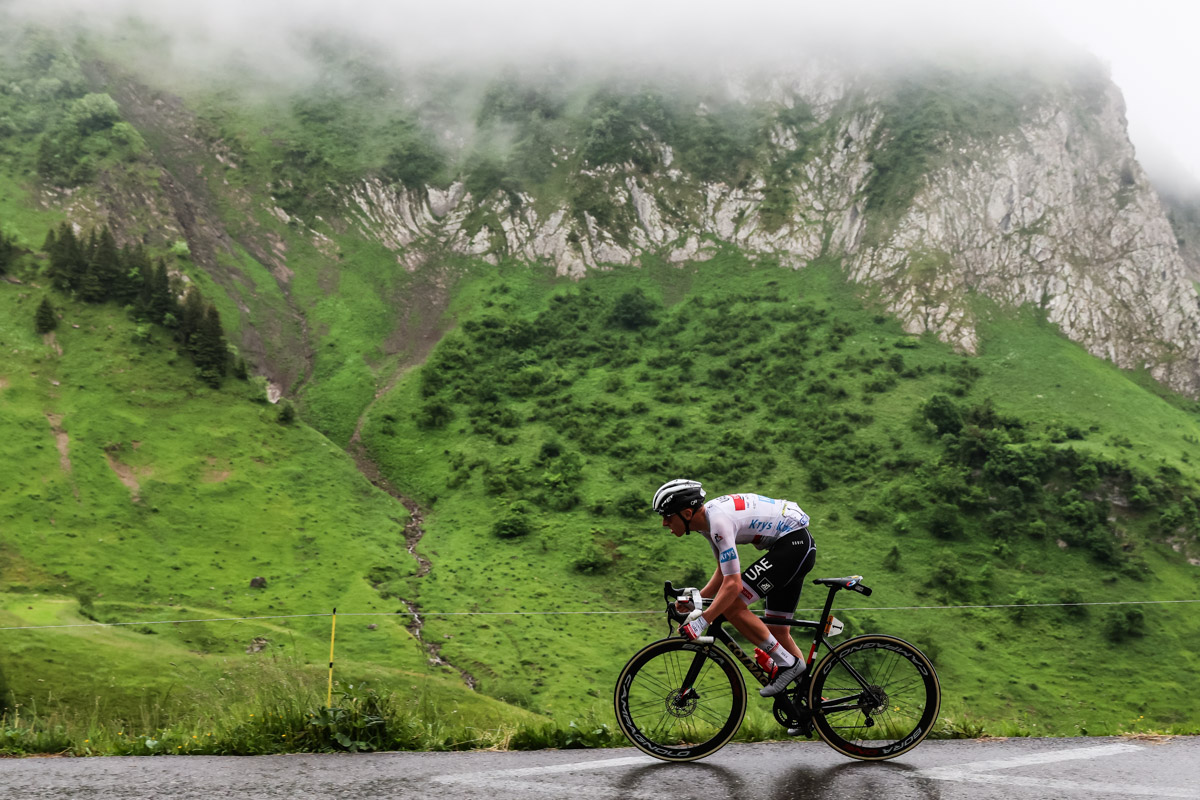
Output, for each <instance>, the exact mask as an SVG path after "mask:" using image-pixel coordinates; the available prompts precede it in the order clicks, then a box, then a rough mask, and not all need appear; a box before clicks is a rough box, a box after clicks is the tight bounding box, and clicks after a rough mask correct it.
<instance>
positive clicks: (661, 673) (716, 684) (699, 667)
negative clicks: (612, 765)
mask: <svg viewBox="0 0 1200 800" xmlns="http://www.w3.org/2000/svg"><path fill="white" fill-rule="evenodd" d="M614 703H615V705H616V712H617V724H618V725H620V727H621V732H622V733H624V734H625V736H626V737H628V738H629V741H630V742H631V743H632V744H633V746H634V747H636V748H638V749H639V750H641V751H642V752H643V753H646V754H647V755H651V756H654V757H655V758H661V759H662V760H663V761H695V760H696V759H698V758H703V757H704V756H707V755H709V754H711V753H714V752H716V751H717V750H719V749H721V748H722V747H723V746H724V745H725V743H726V742H728V741H729V740H730V739H731V738H733V735H734V734H735V733H737V729H738V727H739V726H740V725H741V724H742V719H743V718H744V717H745V715H746V682H745V681H744V680H742V675H741V673H740V672H739V671H738V667H737V664H736V663H735V662H734V661H733V659H732V658H731V657H730V656H728V655H726V654H725V653H724V652H723V651H721V650H718V649H717V648H716V647H714V646H712V645H703V644H696V643H694V642H689V641H687V640H685V639H661V640H659V641H657V642H653V643H651V644H649V645H647V646H646V647H644V648H642V649H641V650H640V651H638V653H637V654H636V655H634V657H633V658H631V659H629V663H628V664H626V665H625V668H624V669H623V670H621V676H620V677H619V678H618V679H617V688H616V694H615V697H614Z"/></svg>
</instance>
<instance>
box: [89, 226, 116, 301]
mask: <svg viewBox="0 0 1200 800" xmlns="http://www.w3.org/2000/svg"><path fill="white" fill-rule="evenodd" d="M87 249H88V259H87V271H86V272H85V273H84V276H83V279H82V281H81V283H80V286H79V291H80V294H81V295H82V296H83V299H84V300H86V301H88V302H90V303H103V302H104V301H105V300H107V299H109V298H110V297H112V296H113V290H114V289H115V288H116V287H117V283H118V282H119V281H120V280H121V255H120V253H119V252H118V250H117V242H116V240H115V239H114V238H113V235H112V232H111V231H109V229H108V226H107V225H105V226H104V227H103V228H101V229H100V233H99V234H97V233H96V232H95V230H93V231H92V235H91V236H90V237H88V247H87Z"/></svg>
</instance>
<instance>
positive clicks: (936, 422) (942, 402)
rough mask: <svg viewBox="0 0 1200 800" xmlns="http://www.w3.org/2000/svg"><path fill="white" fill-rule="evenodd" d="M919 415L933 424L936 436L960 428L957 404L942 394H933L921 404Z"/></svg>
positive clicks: (961, 424)
mask: <svg viewBox="0 0 1200 800" xmlns="http://www.w3.org/2000/svg"><path fill="white" fill-rule="evenodd" d="M921 416H922V417H923V418H924V419H925V421H926V422H928V423H929V424H930V425H932V426H933V429H934V431H936V432H937V435H938V436H942V435H944V434H947V433H958V432H959V431H961V430H962V426H963V418H962V412H961V411H959V410H958V406H956V405H955V404H954V401H953V400H951V399H950V398H949V397H947V396H946V395H944V394H935V395H934V396H933V397H931V398H929V400H928V401H927V402H926V403H925V404H924V405H922V406H921Z"/></svg>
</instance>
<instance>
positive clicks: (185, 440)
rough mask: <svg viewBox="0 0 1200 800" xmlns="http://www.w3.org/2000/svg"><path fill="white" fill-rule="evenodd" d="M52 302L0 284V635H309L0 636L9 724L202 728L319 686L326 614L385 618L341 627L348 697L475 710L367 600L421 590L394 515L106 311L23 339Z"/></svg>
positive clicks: (327, 447) (33, 290) (320, 454)
mask: <svg viewBox="0 0 1200 800" xmlns="http://www.w3.org/2000/svg"><path fill="white" fill-rule="evenodd" d="M45 294H47V291H46V290H45V289H42V288H40V287H39V286H38V285H37V284H36V283H23V284H20V285H14V284H10V283H6V282H0V342H2V346H3V351H4V353H5V357H4V360H3V368H2V369H0V419H2V420H3V429H4V431H5V436H4V438H3V442H0V464H3V466H2V467H0V481H2V482H3V484H4V486H5V487H6V491H5V492H4V493H3V497H0V528H2V529H3V537H0V586H2V587H3V589H2V591H0V627H6V628H11V627H20V626H47V625H50V626H54V625H86V624H88V622H89V621H98V622H122V623H123V622H130V621H143V620H150V621H159V620H192V619H206V618H236V617H247V616H250V617H253V616H266V617H271V616H275V615H295V614H313V615H323V616H318V617H314V618H307V619H268V620H262V621H252V622H245V623H233V622H211V623H203V624H196V623H181V624H177V625H175V624H172V625H152V626H151V625H145V626H133V627H117V628H106V629H96V628H86V627H72V628H64V629H58V630H5V631H3V633H2V634H0V635H3V637H4V647H3V656H2V657H0V674H3V676H4V677H5V679H6V684H7V686H6V688H7V694H6V702H7V704H8V705H9V706H10V707H11V706H13V705H15V704H17V703H21V704H23V705H24V706H25V707H26V709H27V710H28V709H29V708H30V707H31V706H32V707H33V708H35V709H38V710H40V711H42V712H50V711H54V710H55V709H59V708H74V709H88V708H93V707H95V708H96V709H97V713H98V714H99V715H100V716H101V718H124V719H131V718H136V717H138V715H140V714H143V713H144V712H146V711H147V710H153V709H155V708H161V715H162V717H163V718H164V719H166V718H172V717H177V716H180V715H185V716H186V715H189V714H191V715H194V714H196V713H197V711H198V708H202V707H204V705H205V704H207V703H211V702H212V700H213V695H214V692H215V691H216V690H218V689H219V688H220V686H221V685H222V682H223V681H226V680H228V681H229V683H228V684H227V685H228V686H229V687H230V688H229V691H230V692H234V693H235V694H236V693H238V692H247V691H248V686H247V685H244V684H246V683H247V682H248V681H251V680H252V679H247V678H244V671H245V670H246V669H247V668H249V667H252V666H254V665H255V664H261V663H262V662H267V663H276V662H279V663H281V664H283V665H284V666H287V667H289V668H291V669H293V670H294V671H296V672H297V673H304V672H305V671H306V670H309V669H310V667H311V668H312V669H313V671H314V674H317V671H316V666H315V665H320V666H322V667H323V666H324V665H325V662H326V661H327V660H328V647H329V633H330V630H329V625H330V621H329V617H328V616H327V615H328V614H329V612H330V610H331V609H333V608H335V607H338V608H341V609H342V610H343V611H350V612H358V613H362V614H367V613H371V612H376V613H377V614H378V616H375V617H365V618H348V619H344V620H343V622H342V624H343V628H342V629H341V630H339V638H338V651H337V653H338V664H339V667H338V672H339V675H338V677H339V678H340V682H341V684H343V685H344V684H346V683H353V682H355V681H357V680H360V679H362V678H365V677H371V678H375V679H377V680H379V681H380V682H381V683H383V684H385V685H389V686H390V685H399V683H403V684H404V685H405V687H407V686H408V685H409V684H413V683H415V684H419V685H421V686H429V687H430V688H428V689H426V690H424V691H425V692H432V693H433V694H434V696H437V697H441V698H443V700H445V701H446V702H447V703H455V704H456V703H465V704H466V707H470V708H474V709H479V710H482V711H486V708H485V707H481V706H480V704H479V701H478V700H476V699H475V698H474V697H473V696H472V695H471V693H470V692H468V691H466V690H465V688H464V687H462V686H461V681H460V679H459V676H458V674H457V673H456V672H454V671H453V670H451V669H449V668H442V669H432V668H430V667H429V665H428V663H427V654H426V652H425V650H424V648H423V647H422V646H421V645H420V644H419V643H418V642H416V641H415V640H414V639H413V638H412V636H411V635H410V633H409V632H408V631H407V630H406V628H405V625H406V623H407V622H408V618H407V617H397V616H395V615H394V614H392V612H394V611H396V610H397V608H398V607H397V605H396V604H395V603H394V602H392V601H387V600H385V599H384V598H382V597H381V596H380V594H379V592H378V591H376V589H375V588H374V584H375V583H376V582H378V580H379V578H378V577H377V576H378V575H379V574H380V573H381V572H382V573H386V574H389V575H405V574H410V573H412V572H414V571H415V569H416V563H415V561H413V559H412V558H411V557H410V556H409V555H408V553H407V552H406V551H405V543H404V538H403V527H404V525H405V524H406V522H407V521H408V515H407V512H406V511H405V510H404V508H403V507H402V506H401V505H400V504H399V503H397V502H395V501H394V500H393V499H391V498H389V497H387V496H386V495H384V494H383V493H382V492H380V491H378V490H376V489H375V488H374V487H372V486H371V485H370V484H369V483H367V481H366V480H365V479H364V478H363V477H362V476H361V475H359V474H358V472H357V470H356V469H355V467H354V465H353V463H352V462H351V460H350V458H349V457H348V456H346V455H345V454H344V453H343V452H341V451H340V450H339V449H338V448H337V447H335V446H333V445H331V443H330V442H329V441H328V440H327V439H325V438H324V437H323V436H321V435H319V434H317V433H315V432H314V431H313V430H311V429H310V428H308V427H307V426H305V425H303V424H301V423H296V424H282V423H281V422H280V421H279V420H278V410H277V409H276V408H275V407H273V406H271V405H270V404H268V403H266V402H265V398H264V395H263V388H262V385H261V383H253V382H250V383H239V382H236V381H228V382H227V383H226V385H225V386H224V388H223V389H222V390H220V391H214V390H211V389H209V388H207V387H206V386H205V385H204V384H203V383H201V382H199V381H198V380H196V378H195V377H194V376H193V375H192V371H193V368H192V367H191V365H190V364H189V363H188V362H187V361H186V359H180V358H178V357H177V356H175V355H174V354H173V349H172V348H171V347H170V346H169V343H167V342H163V341H160V339H161V338H162V337H164V336H166V333H165V332H164V331H161V330H160V331H158V332H156V334H155V335H154V338H153V339H152V340H150V341H138V340H135V337H134V333H135V331H136V326H135V324H134V323H133V322H131V321H129V320H128V319H127V318H126V317H125V315H124V314H122V313H121V312H120V311H118V310H117V309H115V308H114V307H111V306H107V307H105V306H101V307H96V306H88V305H84V304H82V303H72V302H70V301H67V300H64V299H63V298H61V297H56V302H57V303H59V304H60V308H61V314H62V319H61V320H60V323H59V327H58V330H57V331H56V332H55V333H53V334H49V335H47V336H46V337H45V338H43V337H41V336H36V335H34V333H33V317H32V315H33V310H34V308H35V307H36V305H37V302H36V301H37V300H39V299H40V297H41V296H43V295H45ZM156 340H159V341H156ZM259 576H261V577H264V578H265V579H266V586H265V588H259V589H256V588H251V587H250V581H251V579H252V578H255V577H259ZM368 625H371V626H372V627H371V629H368ZM258 639H262V640H265V641H258V642H257V643H256V640H258ZM255 645H257V647H258V652H256V653H254V654H252V655H247V650H248V648H252V646H255ZM319 672H320V673H323V670H320V671H319ZM232 676H242V678H243V679H238V678H237V677H232ZM235 686H236V688H235ZM407 693H408V692H407V691H406V694H407ZM488 713H492V712H488Z"/></svg>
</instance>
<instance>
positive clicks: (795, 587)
mask: <svg viewBox="0 0 1200 800" xmlns="http://www.w3.org/2000/svg"><path fill="white" fill-rule="evenodd" d="M769 554H770V555H771V556H772V557H773V558H774V560H775V563H776V565H777V566H776V569H775V570H774V575H773V576H772V577H773V578H775V579H776V580H778V583H774V582H773V583H772V584H770V585H768V586H766V587H763V588H766V590H767V591H766V597H765V600H766V609H765V610H764V613H763V617H764V620H765V622H766V626H767V630H769V631H770V632H771V635H772V636H774V637H775V639H776V640H778V642H779V644H781V645H782V646H783V648H784V649H785V650H787V651H788V652H789V653H791V654H792V655H794V656H795V657H796V658H800V659H805V658H806V656H805V654H804V653H803V652H801V650H800V647H799V646H798V645H797V644H796V642H795V641H794V640H793V639H792V628H791V626H789V625H772V624H771V619H772V617H774V618H776V619H791V618H792V616H793V614H794V613H795V611H796V604H797V603H799V602H800V590H801V589H803V588H804V578H805V576H806V575H808V573H809V572H811V571H812V568H813V564H814V563H815V562H816V556H817V548H816V545H814V544H813V540H812V536H811V535H810V534H809V533H808V529H807V528H802V529H801V530H798V531H796V532H795V533H793V534H791V535H790V536H788V537H787V539H786V540H783V541H781V542H779V543H778V544H777V545H776V546H775V547H772V548H771V550H770V551H769ZM760 585H761V584H760Z"/></svg>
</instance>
